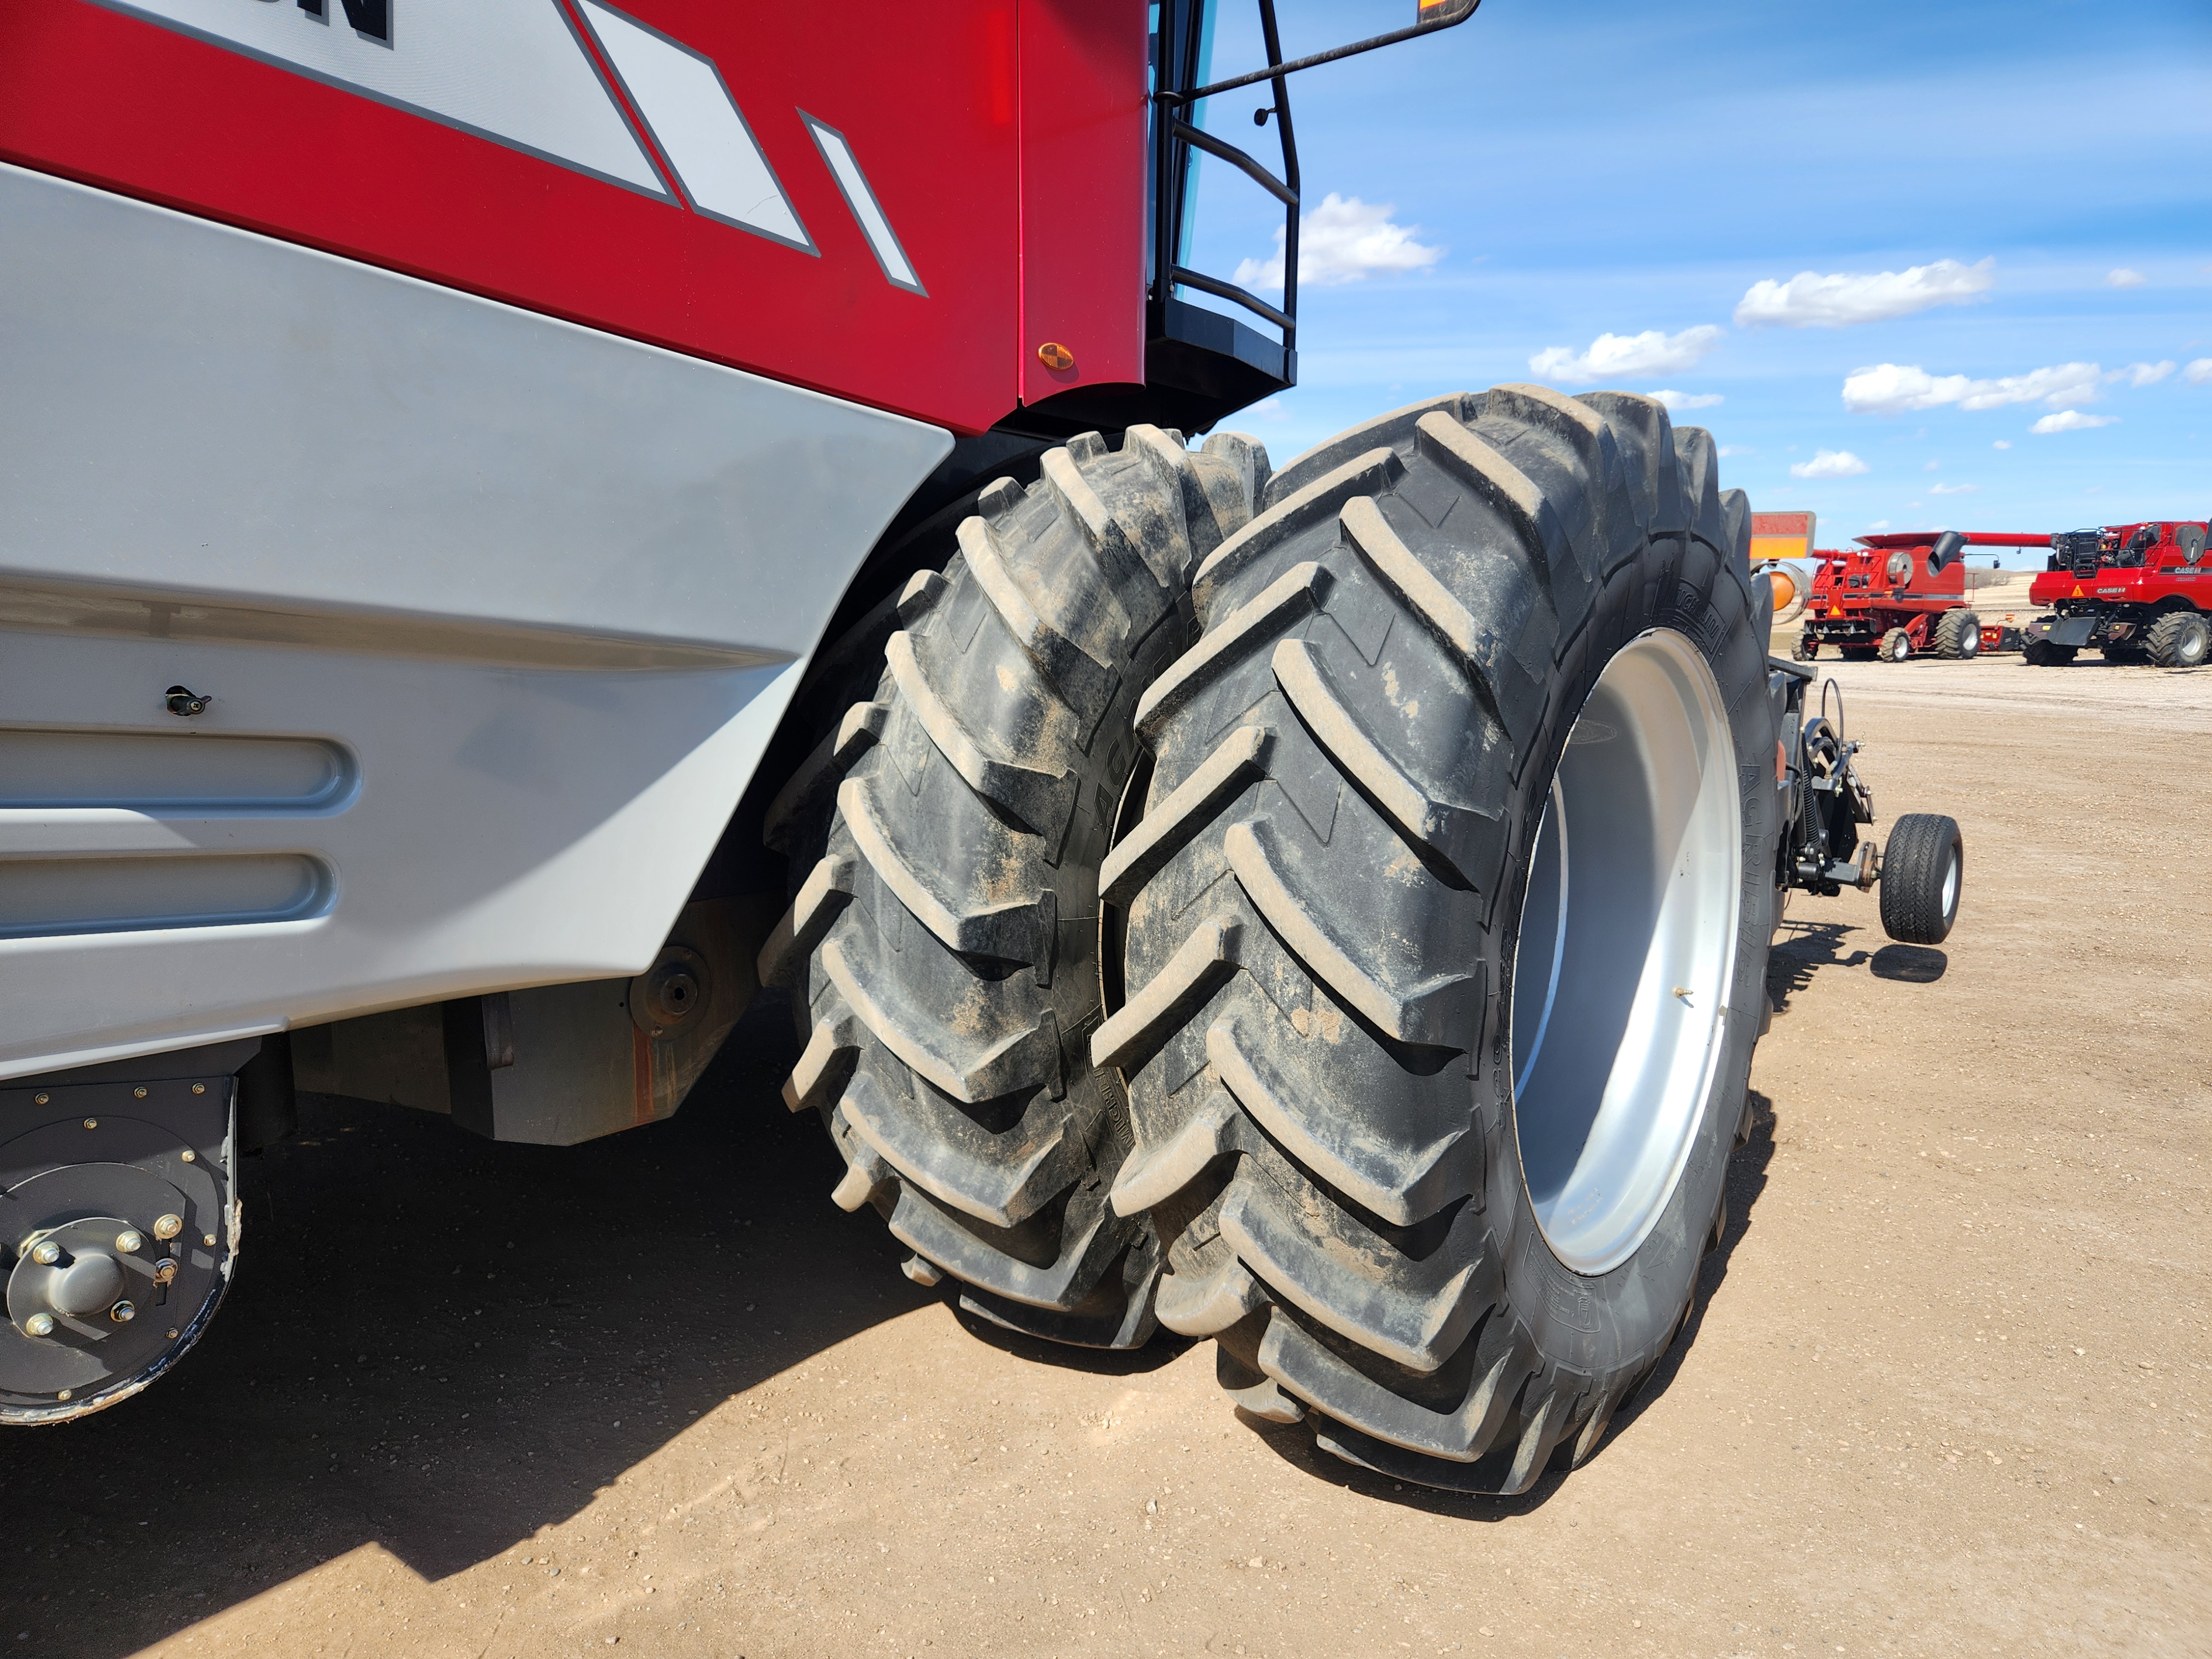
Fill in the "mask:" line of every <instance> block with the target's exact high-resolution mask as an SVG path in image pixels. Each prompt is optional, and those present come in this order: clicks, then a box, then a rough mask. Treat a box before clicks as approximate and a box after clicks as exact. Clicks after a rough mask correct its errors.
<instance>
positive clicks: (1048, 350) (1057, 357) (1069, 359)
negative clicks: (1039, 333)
mask: <svg viewBox="0 0 2212 1659" xmlns="http://www.w3.org/2000/svg"><path fill="white" fill-rule="evenodd" d="M1037 361H1038V362H1041V363H1042V364H1043V365H1044V366H1045V367H1046V368H1074V367H1075V354H1074V353H1073V352H1072V351H1070V350H1069V349H1067V348H1066V346H1064V345H1062V344H1060V342H1059V341H1057V340H1047V341H1046V342H1045V343H1043V344H1042V345H1041V346H1039V347H1038V348H1037Z"/></svg>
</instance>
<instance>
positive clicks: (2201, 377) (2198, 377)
mask: <svg viewBox="0 0 2212 1659" xmlns="http://www.w3.org/2000/svg"><path fill="white" fill-rule="evenodd" d="M2181 378H2182V379H2183V380H2186V381H2188V382H2189V384H2190V385H2191V386H2203V384H2204V383H2205V382H2206V381H2207V380H2212V357H2199V358H2198V359H2197V361H2196V362H2193V363H2191V364H2190V365H2189V367H2188V368H2185V369H2183V370H2182V371H2181Z"/></svg>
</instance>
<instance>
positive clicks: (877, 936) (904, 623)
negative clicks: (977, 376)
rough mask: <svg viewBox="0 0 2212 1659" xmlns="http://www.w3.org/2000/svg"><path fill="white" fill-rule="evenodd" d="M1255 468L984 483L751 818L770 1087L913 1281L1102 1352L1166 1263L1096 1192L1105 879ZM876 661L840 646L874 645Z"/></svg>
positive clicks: (1124, 1340)
mask: <svg viewBox="0 0 2212 1659" xmlns="http://www.w3.org/2000/svg"><path fill="white" fill-rule="evenodd" d="M1266 482H1267V458H1266V454H1265V452H1264V451H1262V450H1261V448H1260V447H1258V446H1257V445H1255V444H1254V443H1252V442H1251V441H1249V440H1246V439H1243V438H1241V437H1237V436H1233V435H1219V436H1216V437H1213V438H1210V439H1208V440H1207V441H1206V445H1205V447H1204V448H1203V450H1202V451H1200V453H1195V454H1194V453H1190V452H1188V450H1186V449H1185V447H1184V446H1183V443H1182V439H1181V437H1180V435H1172V434H1168V433H1164V432H1162V431H1160V430H1158V429H1157V428H1150V427H1134V428H1130V430H1129V432H1128V433H1127V435H1126V437H1125V440H1124V441H1123V443H1122V445H1121V448H1120V449H1119V450H1118V451H1115V450H1111V449H1109V447H1107V445H1106V443H1105V442H1104V441H1103V439H1101V438H1100V437H1099V436H1098V435H1096V434H1090V435H1085V436H1082V437H1079V438H1077V439H1074V440H1073V441H1070V442H1069V443H1068V444H1067V445H1066V447H1064V448H1060V449H1056V450H1053V451H1051V452H1048V453H1047V455H1046V456H1045V457H1044V460H1043V465H1042V477H1040V478H1039V479H1038V480H1037V482H1036V483H1034V484H1032V485H1030V487H1029V488H1028V489H1022V488H1021V487H1019V486H1018V485H1016V484H1015V483H1012V481H1010V480H1005V479H1001V480H1000V481H999V482H998V483H994V484H993V485H991V486H990V487H989V488H987V489H985V490H983V491H982V492H981V498H980V501H979V507H980V509H981V510H980V511H979V512H978V513H976V514H975V516H973V517H971V518H969V519H968V520H965V521H963V523H962V524H961V525H960V526H959V528H958V532H957V546H958V551H957V553H955V554H954V556H952V557H951V560H950V561H949V562H947V563H946V565H945V568H944V569H943V571H942V572H941V573H939V572H934V571H925V572H923V573H921V574H919V575H917V576H916V577H915V578H914V579H913V580H911V581H910V582H908V584H907V586H906V587H905V589H904V590H903V591H902V592H901V594H900V595H899V596H898V599H897V602H896V612H897V614H896V624H897V625H896V628H891V627H888V626H885V625H884V622H883V620H882V619H881V618H878V619H877V621H876V624H875V626H876V629H877V630H878V633H877V639H876V648H877V651H878V654H877V656H876V658H875V661H876V662H877V664H878V671H879V678H876V679H875V681H874V691H873V696H872V697H870V698H867V699H866V700H864V701H861V702H855V703H854V704H853V706H852V707H851V708H849V709H848V710H847V711H846V712H845V713H844V714H843V715H842V717H841V718H838V719H836V721H835V723H834V725H833V726H831V727H830V729H829V731H828V732H827V733H826V734H825V736H824V737H823V739H822V740H821V742H820V743H819V744H817V747H816V748H815V750H814V751H813V753H812V754H811V755H810V756H809V757H808V759H807V760H806V762H805V763H804V764H803V765H801V767H800V768H799V770H798V772H797V773H796V774H795V775H793V778H792V780H791V781H790V782H789V783H788V784H787V786H786V787H785V788H784V790H783V791H782V793H781V794H780V795H779V796H778V798H777V799H776V801H775V804H774V805H772V806H771V808H770V810H769V814H768V826H767V827H768V833H769V837H770V839H771V842H772V844H777V845H781V847H782V848H784V849H785V850H786V851H787V854H789V855H790V856H791V858H792V862H793V872H792V873H793V884H794V892H793V902H792V906H791V908H790V910H789V911H788V912H787V915H785V917H784V920H783V921H782V922H781V924H780V925H779V927H777V929H776V931H775V936H774V937H773V938H771V939H770V940H769V945H768V946H767V948H766V949H765V950H764V951H763V953H762V959H761V971H762V977H763V982H765V983H777V982H787V983H792V984H793V985H794V987H795V988H796V990H797V991H798V995H797V996H796V997H795V999H794V1001H795V1004H796V1006H797V1008H798V1011H799V1023H800V1027H801V1036H802V1037H803V1039H804V1041H805V1050H804V1052H803V1054H801V1056H800V1059H799V1064H798V1066H796V1067H795V1068H794V1069H793V1073H792V1075H791V1077H790V1079H789V1080H788V1081H787V1083H786V1085H785V1088H784V1097H785V1100H786V1103H787V1104H788V1105H789V1106H790V1107H791V1108H792V1109H793V1110H794V1111H797V1110H805V1109H813V1110H816V1111H818V1112H819V1113H820V1114H821V1115H822V1116H823V1120H824V1121H825V1122H826V1123H827V1125H828V1126H829V1132H830V1135H831V1138H832V1139H833V1140H834V1142H835V1143H836V1146H837V1149H838V1151H839V1152H840V1153H841V1154H842V1156H843V1158H844V1159H845V1162H846V1166H847V1167H846V1173H845V1176H844V1178H843V1179H842V1181H841V1182H839V1183H838V1186H837V1188H836V1193H835V1194H834V1197H835V1198H836V1201H837V1202H838V1203H839V1204H840V1205H842V1206H844V1207H845V1208H847V1209H848V1210H851V1209H858V1208H860V1206H862V1205H872V1206H874V1207H875V1208H876V1209H877V1210H878V1211H879V1212H882V1213H883V1214H884V1217H885V1218H887V1219H888V1220H889V1221H890V1226H891V1231H893V1233H894V1234H895V1235H896V1236H897V1237H898V1238H899V1239H900V1240H901V1241H902V1243H905V1244H906V1245H907V1247H908V1249H911V1250H913V1251H914V1252H915V1257H914V1259H912V1260H910V1261H908V1264H907V1273H908V1277H910V1278H912V1279H915V1280H916V1281H917V1282H919V1283H925V1284H933V1283H936V1282H939V1280H940V1279H944V1278H945V1277H948V1276H949V1277H951V1278H953V1279H958V1280H960V1281H962V1285H961V1286H960V1287H959V1291H958V1294H959V1295H960V1298H961V1300H962V1302H963V1304H964V1305H965V1306H967V1307H968V1308H969V1310H971V1311H973V1312H975V1313H976V1314H978V1315H980V1316H982V1317H984V1318H987V1319H989V1320H992V1321H994V1322H997V1323H1000V1324H1001V1325H1005V1326H1007V1327H1010V1328H1014V1329H1018V1330H1022V1331H1025V1332H1028V1333H1029V1334H1033V1335H1036V1336H1042V1337H1047V1338H1050V1339H1052V1340H1058V1341H1065V1342H1074V1343H1081V1344H1086V1345H1091V1346H1113V1347H1127V1346H1137V1345H1139V1344H1141V1343H1142V1342H1144V1341H1145V1340H1146V1339H1147V1338H1148V1337H1149V1336H1150V1334H1151V1333H1152V1328H1153V1319H1152V1291H1153V1284H1154V1280H1155V1279H1156V1278H1157V1276H1158V1261H1159V1257H1158V1246H1157V1243H1156V1239H1155V1236H1154V1234H1153V1231H1152V1228H1151V1225H1150V1224H1149V1223H1148V1222H1147V1221H1146V1219H1145V1218H1142V1217H1122V1216H1120V1215H1117V1214H1115V1212H1113V1211H1112V1210H1111V1208H1110V1207H1109V1206H1108V1204H1107V1202H1106V1195H1107V1192H1108V1189H1109V1187H1110V1186H1111V1184H1112V1182H1113V1180H1114V1178H1115V1175H1116V1174H1117V1172H1118V1171H1119V1169H1120V1166H1121V1161H1122V1159H1123V1158H1124V1156H1125V1155H1126V1154H1127V1150H1128V1146H1129V1130H1128V1121H1127V1105H1126V1101H1125V1098H1124V1097H1123V1095H1122V1092H1121V1085H1120V1082H1119V1079H1116V1078H1115V1076H1114V1075H1113V1074H1112V1073H1101V1072H1099V1071H1097V1070H1096V1069H1095V1068H1094V1067H1092V1066H1091V1064H1090V1062H1089V1060H1088V1057H1087V1044H1088V1038H1089V1035H1090V1032H1091V1028H1092V1027H1093V1026H1094V1025H1095V1024H1097V1018H1098V1005H1099V979H1098V973H1097V941H1098V903H1097V868H1098V864H1099V860H1101V858H1102V857H1103V855H1104V854H1105V852H1106V850H1107V845H1108V842H1109V838H1110V836H1111V833H1112V830H1113V828H1114V824H1115V817H1116V815H1117V811H1118V809H1119V806H1120V803H1121V794H1122V790H1123V787H1124V785H1125V784H1126V782H1127V780H1128V778H1129V776H1130V774H1131V772H1132V769H1133V767H1134V766H1135V764H1136V763H1137V762H1138V760H1139V756H1140V751H1139V748H1138V746H1137V744H1136V743H1135V740H1134V738H1133V732H1132V731H1131V715H1132V712H1133V708H1134V706H1135V702H1136V699H1137V697H1138V696H1139V694H1140V693H1141V692H1142V691H1143V690H1145V689H1146V686H1147V685H1148V684H1150V683H1151V682H1152V679H1153V678H1154V677H1155V676H1157V675H1158V672H1159V671H1161V670H1162V669H1163V668H1164V667H1165V666H1166V665H1168V664H1169V663H1170V662H1172V661H1173V660H1174V659H1175V657H1176V654H1177V653H1178V652H1179V651H1180V650H1181V649H1182V647H1183V646H1184V645H1185V644H1186V643H1187V642H1188V639H1189V636H1190V633H1191V631H1192V620H1191V613H1190V609H1189V603H1188V584H1189V578H1190V573H1191V571H1192V569H1193V568H1194V566H1195V565H1196V564H1197V562H1199V561H1200V559H1201V558H1203V557H1204V556H1206V554H1208V553H1210V552H1212V550H1214V549H1215V548H1216V547H1217V546H1218V544H1220V543H1221V541H1222V540H1223V538H1225V536H1227V535H1228V534H1230V533H1231V532H1234V531H1235V530H1236V529H1237V528H1238V527H1240V526H1242V525H1243V522H1244V520H1246V518H1247V517H1249V513H1250V511H1251V505H1252V501H1253V499H1254V497H1255V495H1256V494H1257V492H1258V490H1259V489H1260V488H1261V486H1263V485H1264V484H1265V483H1266ZM867 643H868V642H867V641H863V642H862V644H861V646H860V647H858V648H859V649H860V650H863V651H864V650H865V649H866V647H867Z"/></svg>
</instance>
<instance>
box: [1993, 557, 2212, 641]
mask: <svg viewBox="0 0 2212 1659" xmlns="http://www.w3.org/2000/svg"><path fill="white" fill-rule="evenodd" d="M2205 530H2206V526H2205V525H2204V524H2203V523H2202V522H2188V521H2183V522H2179V523H2172V522H2168V523H2156V522H2154V523H2144V524H2124V525H2107V526H2104V527H2103V528H2101V529H2098V530H2073V531H2066V532H2061V533H2060V534H2058V535H2055V536H2052V537H2051V538H2049V542H2050V546H2051V559H2050V563H2049V566H2048V568H2045V570H2044V571H2043V573H2042V574H2039V576H2037V577H2036V579H2035V580H2034V582H2033V584H2032V585H2031V586H2029V588H2028V598H2029V599H2030V600H2031V601H2032V602H2033V603H2034V604H2036V605H2049V606H2051V615H2049V616H2047V617H2039V618H2038V619H2037V621H2036V622H2035V623H2033V624H2031V625H2030V627H2029V629H2028V631H2027V641H2026V649H2027V659H2028V661H2029V662H2031V663H2033V664H2034V665H2037V666H2039V667H2055V666H2058V665H2063V664H2066V663H2069V662H2071V661H2073V660H2074V657H2075V653H2077V652H2079V651H2080V650H2081V647H2084V646H2090V645H2093V646H2095V647H2097V648H2098V649H2099V650H2100V651H2101V652H2102V653H2104V657H2105V660H2106V661H2107V662H2112V663H2125V664H2136V663H2148V664H2151V665H2154V666H2156V667H2160V668H2195V667H2197V666H2199V665H2202V664H2203V662H2204V660H2205V659H2206V657H2207V656H2208V654H2212V623H2208V620H2207V617H2206V615H2205V612H2206V609H2207V605H2208V603H2209V602H2208V600H2207V599H2206V592H2207V590H2208V589H2212V562H2208V561H2207V560H2206V558H2205V556H2204V542H2205Z"/></svg>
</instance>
